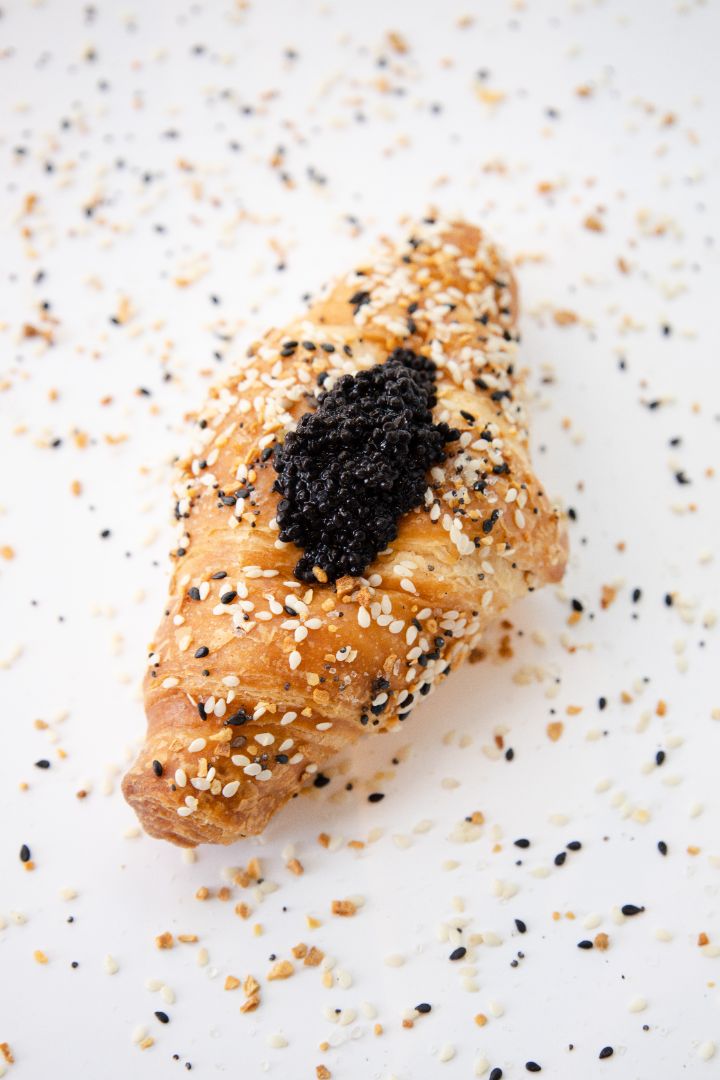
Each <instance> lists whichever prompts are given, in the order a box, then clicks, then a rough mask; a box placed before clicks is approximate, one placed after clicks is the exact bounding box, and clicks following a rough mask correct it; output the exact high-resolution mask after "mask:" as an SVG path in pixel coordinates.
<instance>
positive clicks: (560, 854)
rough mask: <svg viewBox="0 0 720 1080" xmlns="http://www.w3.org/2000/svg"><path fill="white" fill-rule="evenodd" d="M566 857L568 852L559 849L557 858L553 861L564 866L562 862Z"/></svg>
mask: <svg viewBox="0 0 720 1080" xmlns="http://www.w3.org/2000/svg"><path fill="white" fill-rule="evenodd" d="M566 858H567V852H565V851H559V852H558V854H557V855H556V856H555V859H554V860H553V861H554V863H555V865H556V866H562V864H563V863H564V862H565V860H566Z"/></svg>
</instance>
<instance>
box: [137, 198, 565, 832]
mask: <svg viewBox="0 0 720 1080" xmlns="http://www.w3.org/2000/svg"><path fill="white" fill-rule="evenodd" d="M516 316H517V292H516V285H515V281H514V278H513V275H512V272H511V269H510V267H509V265H508V264H507V262H505V261H504V260H503V259H502V258H501V256H500V255H499V254H498V252H497V250H496V249H495V248H494V247H493V246H492V245H491V244H490V243H489V242H488V241H487V240H486V239H485V236H484V234H483V233H482V232H481V230H480V229H479V228H476V227H474V226H472V225H468V224H466V223H464V222H461V221H452V222H444V223H443V222H441V221H438V220H435V219H426V220H425V221H423V222H422V224H421V225H419V226H418V227H416V228H414V229H413V230H412V231H411V232H410V234H409V236H408V237H407V239H406V240H405V241H404V242H403V243H402V244H400V245H399V246H395V245H393V244H391V243H389V242H387V241H386V242H384V246H383V248H382V250H381V252H380V255H379V257H378V258H377V259H376V261H375V262H369V263H367V264H364V265H363V266H362V267H360V268H358V269H356V270H354V271H352V272H351V273H349V274H348V275H347V276H346V277H344V278H342V279H341V280H340V281H338V282H337V283H335V284H334V285H333V286H332V287H331V288H329V290H327V291H326V293H325V295H323V296H322V297H321V298H320V299H319V300H318V301H317V302H316V303H314V304H313V305H312V306H311V307H310V309H309V310H308V312H307V313H306V314H305V315H304V316H303V317H301V318H299V319H298V320H297V321H296V322H293V323H291V324H290V326H288V327H287V328H286V329H285V330H283V331H271V332H270V333H269V334H267V335H266V336H265V337H264V338H263V339H262V341H260V342H258V343H256V344H254V345H253V346H252V347H251V348H250V349H249V351H248V353H247V357H246V358H245V359H244V361H243V362H242V364H241V365H240V368H239V370H236V371H235V372H234V373H233V374H232V376H231V377H230V378H229V379H228V380H227V381H226V382H225V384H224V385H222V386H220V387H218V388H216V389H215V390H214V391H213V392H212V393H211V395H210V400H209V402H208V403H207V405H206V407H205V408H204V409H203V411H202V412H201V413H200V414H199V417H198V418H197V431H196V445H195V447H194V449H193V452H192V454H191V455H189V456H188V457H187V458H186V459H184V460H183V461H181V463H180V475H179V479H178V481H177V484H176V487H175V497H176V504H175V515H176V517H177V519H178V520H179V522H180V523H181V532H182V535H181V538H180V540H179V543H178V546H177V549H176V550H175V551H174V552H173V560H174V571H173V575H172V580H171V584H170V597H169V600H168V603H167V607H166V610H165V614H164V617H163V620H162V622H161V624H160V628H159V631H158V634H157V638H156V640H155V642H154V644H153V645H152V648H151V652H150V657H149V669H148V673H147V676H146V679H145V704H146V711H147V719H148V728H147V737H146V739H145V742H144V745H143V747H142V749H141V751H140V754H139V756H138V758H137V760H136V761H135V763H134V765H133V766H132V768H131V769H130V771H129V772H128V773H127V775H126V776H125V778H124V781H123V792H124V794H125V798H126V799H127V800H128V802H129V803H130V804H131V805H132V806H133V808H134V809H135V811H136V813H137V815H138V817H139V818H140V821H141V822H142V824H143V826H144V828H145V829H146V831H147V832H148V833H150V835H151V836H156V837H162V838H164V839H166V840H170V841H172V842H173V843H175V844H180V845H184V846H192V845H195V844H199V843H221V844H228V843H231V842H232V841H234V840H237V839H238V838H240V837H243V836H248V835H252V834H256V833H259V832H261V831H262V830H263V828H264V827H265V825H266V824H267V822H268V820H269V819H270V818H271V817H272V815H273V814H274V813H275V812H276V811H277V810H279V808H280V807H281V806H282V805H283V804H284V803H286V802H287V801H288V799H290V798H291V797H292V796H293V795H295V794H296V793H297V792H298V791H299V790H300V789H301V788H302V787H303V786H305V785H307V784H309V783H311V782H313V781H314V782H315V783H316V784H318V785H321V784H322V783H323V782H324V778H323V774H322V772H321V770H322V769H323V768H324V767H325V766H326V764H327V763H328V762H329V761H330V759H331V758H332V757H333V755H335V754H336V753H337V752H338V751H340V750H342V749H343V748H345V747H347V746H348V745H349V744H351V743H354V742H355V740H356V739H358V738H359V737H360V735H361V734H362V733H363V732H365V731H388V730H391V729H393V728H395V727H396V726H397V725H398V724H400V723H402V722H403V721H404V720H405V719H406V718H407V717H408V715H409V714H410V712H411V710H412V708H413V705H414V704H416V703H417V702H418V701H419V700H420V699H421V698H422V697H423V696H424V695H426V694H428V693H429V692H430V691H431V690H432V688H433V687H434V686H435V685H436V684H437V683H438V682H440V681H442V679H444V678H445V677H446V676H447V675H448V674H449V672H450V671H451V669H453V668H455V667H457V666H458V665H459V664H460V663H461V662H462V661H463V660H464V659H465V657H467V656H468V654H469V653H470V652H471V651H472V650H473V648H475V647H477V646H478V644H479V642H480V639H481V638H482V635H483V630H484V628H486V627H487V626H488V624H489V623H490V622H491V621H494V620H496V618H497V616H498V614H499V613H501V612H503V611H505V609H506V608H507V607H508V605H509V604H510V603H511V601H513V600H515V599H517V598H518V597H521V596H523V595H525V593H527V592H530V591H532V590H533V589H535V588H537V587H538V586H540V585H543V584H544V583H546V582H556V581H559V580H560V578H561V577H562V574H563V570H564V566H565V561H566V541H565V537H564V531H563V528H562V523H561V521H560V520H559V516H558V513H557V512H556V511H555V510H554V509H553V508H552V506H551V504H550V502H549V500H548V498H547V496H546V495H545V493H544V491H543V489H542V487H541V485H540V484H539V482H538V480H537V479H536V477H535V475H534V473H533V472H532V470H531V468H530V463H529V458H528V443H527V430H526V421H525V415H524V412H523V406H522V401H521V400H520V398H521V386H520V384H519V380H518V373H517V370H516V351H517V340H518V333H517V330H516V328H515V327H516Z"/></svg>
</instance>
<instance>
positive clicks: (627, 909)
mask: <svg viewBox="0 0 720 1080" xmlns="http://www.w3.org/2000/svg"><path fill="white" fill-rule="evenodd" d="M620 910H621V911H622V913H623V915H628V916H630V915H640V913H641V912H643V911H644V910H645V908H644V907H638V906H637V904H623V906H622V907H621V908H620Z"/></svg>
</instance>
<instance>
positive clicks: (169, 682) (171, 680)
mask: <svg viewBox="0 0 720 1080" xmlns="http://www.w3.org/2000/svg"><path fill="white" fill-rule="evenodd" d="M179 682H180V680H179V679H176V678H175V677H174V676H173V675H169V676H168V678H167V679H163V681H162V685H163V688H164V689H165V690H171V689H172V688H173V686H177V684H178V683H179Z"/></svg>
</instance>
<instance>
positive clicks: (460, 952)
mask: <svg viewBox="0 0 720 1080" xmlns="http://www.w3.org/2000/svg"><path fill="white" fill-rule="evenodd" d="M466 953H467V949H466V948H465V946H464V945H458V947H457V949H453V951H452V952H451V953H450V957H449V959H450V960H462V958H463V957H464V956H465V954H466Z"/></svg>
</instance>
